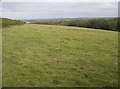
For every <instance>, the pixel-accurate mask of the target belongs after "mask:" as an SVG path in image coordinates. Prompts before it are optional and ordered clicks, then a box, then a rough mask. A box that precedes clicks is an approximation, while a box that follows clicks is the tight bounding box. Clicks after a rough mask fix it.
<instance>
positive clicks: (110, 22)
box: [32, 18, 118, 31]
mask: <svg viewBox="0 0 120 89" xmlns="http://www.w3.org/2000/svg"><path fill="white" fill-rule="evenodd" d="M32 23H33V24H49V25H65V26H76V27H86V28H95V29H103V30H112V31H118V19H117V18H92V19H72V20H69V19H68V20H41V21H40V20H39V21H32Z"/></svg>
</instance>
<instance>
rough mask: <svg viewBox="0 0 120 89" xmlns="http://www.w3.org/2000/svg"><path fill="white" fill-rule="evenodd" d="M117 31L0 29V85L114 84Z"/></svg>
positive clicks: (43, 27)
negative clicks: (0, 80) (0, 42)
mask: <svg viewBox="0 0 120 89" xmlns="http://www.w3.org/2000/svg"><path fill="white" fill-rule="evenodd" d="M117 34H118V33H117V32H112V31H103V30H94V29H87V28H77V27H67V26H52V25H37V24H26V25H22V26H12V27H7V28H3V86H4V87H5V86H6V87H8V86H9V87H14V86H17V87H20V86H22V87H24V86H25V87H27V86H36V87H38V86H46V87H53V86H60V87H61V86H67V87H85V86H88V87H92V86H97V87H98V86H100V87H106V86H117V82H118V81H117V79H118V76H117V75H118V61H117V59H118V36H117Z"/></svg>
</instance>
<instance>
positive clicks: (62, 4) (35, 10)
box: [0, 0, 118, 19]
mask: <svg viewBox="0 0 120 89" xmlns="http://www.w3.org/2000/svg"><path fill="white" fill-rule="evenodd" d="M8 1H9V0H4V1H2V10H1V9H0V11H2V17H7V18H11V19H44V18H81V17H117V16H118V2H117V0H115V1H114V0H112V2H110V0H109V2H108V1H106V2H102V0H98V1H97V2H95V1H89V2H88V0H84V2H82V0H81V1H78V0H76V1H73V0H69V1H68V0H63V1H62V0H56V1H57V2H55V1H54V0H49V1H47V0H46V1H44V2H43V1H42V2H40V0H39V2H38V1H37V0H34V2H33V1H32V0H29V2H28V0H26V2H25V0H24V2H23V1H22V0H18V2H15V0H11V2H8ZM16 1H17V0H16ZM104 1H105V0H104ZM113 1H114V2H113Z"/></svg>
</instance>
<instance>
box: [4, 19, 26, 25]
mask: <svg viewBox="0 0 120 89" xmlns="http://www.w3.org/2000/svg"><path fill="white" fill-rule="evenodd" d="M23 24H25V22H23V21H19V20H11V19H7V18H2V27H8V26H14V25H23Z"/></svg>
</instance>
